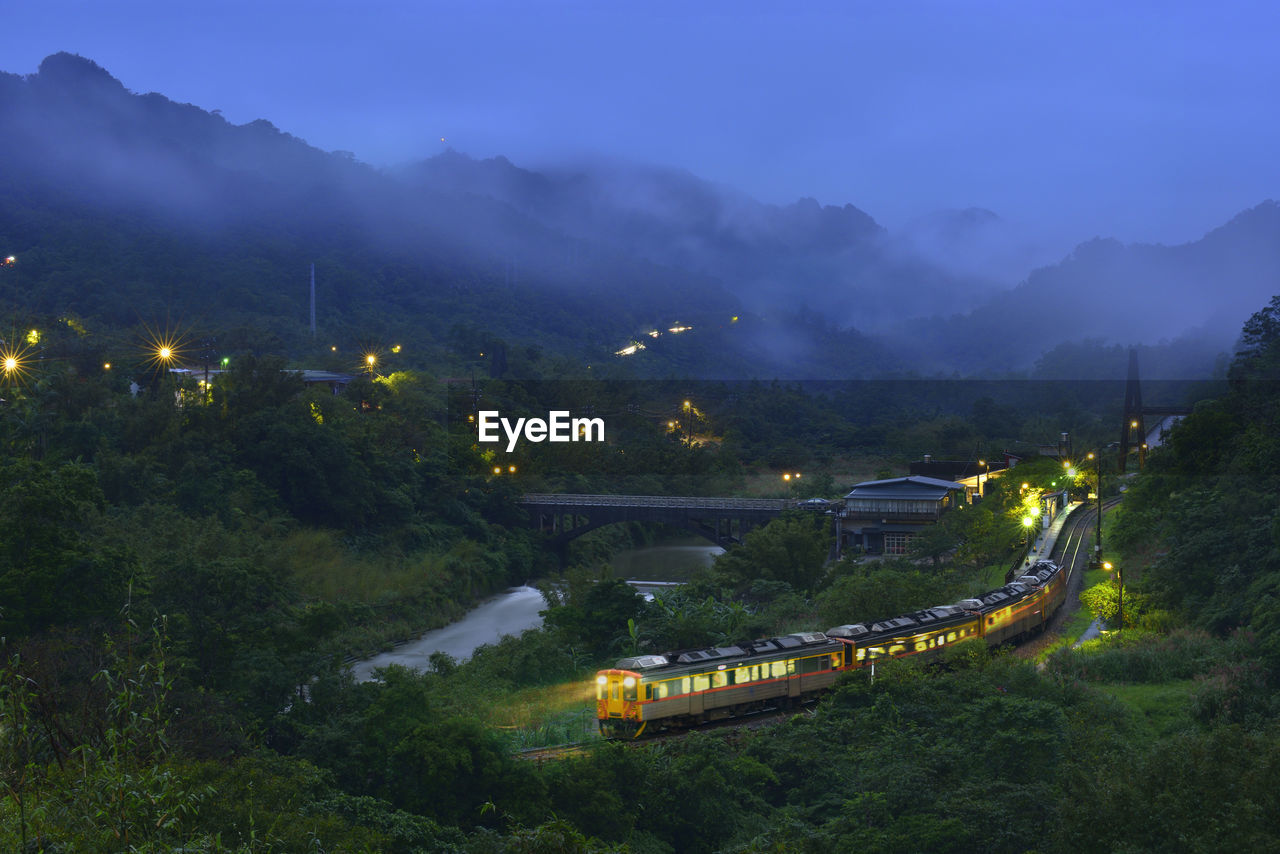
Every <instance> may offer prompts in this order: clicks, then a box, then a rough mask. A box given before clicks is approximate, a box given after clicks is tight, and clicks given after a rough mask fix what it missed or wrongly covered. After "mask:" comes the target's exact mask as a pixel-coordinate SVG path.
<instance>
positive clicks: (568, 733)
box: [487, 679, 599, 750]
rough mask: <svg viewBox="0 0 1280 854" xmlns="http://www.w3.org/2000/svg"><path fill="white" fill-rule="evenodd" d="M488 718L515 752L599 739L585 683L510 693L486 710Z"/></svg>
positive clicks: (590, 692)
mask: <svg viewBox="0 0 1280 854" xmlns="http://www.w3.org/2000/svg"><path fill="white" fill-rule="evenodd" d="M487 717H488V723H489V724H490V726H493V727H495V728H497V729H499V730H501V731H502V732H503V733H504V735H506V736H507V739H508V742H509V743H510V744H511V746H512V748H513V749H516V750H528V749H530V748H535V747H554V746H557V745H561V744H576V743H578V742H582V741H588V740H590V739H593V738H597V737H598V736H599V731H598V727H597V724H596V705H595V692H594V686H593V685H592V684H591V682H590V681H589V680H586V679H584V680H582V681H574V682H566V683H562V684H559V685H539V686H536V687H533V688H524V689H520V690H516V691H512V692H510V693H508V694H506V695H505V696H504V697H503V699H502V702H500V703H492V704H490V705H489V706H488V716H487Z"/></svg>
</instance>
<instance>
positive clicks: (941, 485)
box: [845, 475, 965, 500]
mask: <svg viewBox="0 0 1280 854" xmlns="http://www.w3.org/2000/svg"><path fill="white" fill-rule="evenodd" d="M964 489H965V486H964V484H961V483H955V482H954V481H950V480H939V479H938V478H936V477H922V476H920V475H912V476H910V477H895V478H890V479H888V480H868V481H864V482H862V483H859V484H856V485H854V487H853V489H852V490H851V491H850V492H849V494H848V495H846V496H845V498H931V499H935V500H936V499H940V498H942V497H943V496H944V495H946V494H947V493H948V492H951V491H953V490H957V491H961V492H963V491H964Z"/></svg>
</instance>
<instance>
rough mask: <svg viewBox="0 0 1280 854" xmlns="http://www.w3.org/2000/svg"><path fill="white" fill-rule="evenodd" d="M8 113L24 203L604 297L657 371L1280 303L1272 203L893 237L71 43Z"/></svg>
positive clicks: (459, 284)
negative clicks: (202, 78) (402, 145)
mask: <svg viewBox="0 0 1280 854" xmlns="http://www.w3.org/2000/svg"><path fill="white" fill-rule="evenodd" d="M0 103H2V104H3V106H4V109H5V114H6V116H7V121H8V123H9V124H8V128H9V132H8V133H7V134H6V135H5V136H4V137H3V139H0V152H2V153H3V155H4V158H5V162H7V163H9V164H10V165H11V166H12V167H13V168H12V169H11V170H10V172H9V176H8V179H7V182H8V186H9V189H10V190H11V191H13V192H38V193H41V194H43V195H44V196H46V197H48V198H53V199H60V200H61V202H60V204H66V205H71V206H73V207H74V206H83V207H86V208H87V209H91V210H98V211H107V212H111V213H112V214H113V215H115V216H119V217H124V218H126V219H128V220H130V221H132V220H136V219H138V218H139V217H140V218H142V220H143V221H146V222H148V223H150V225H149V226H147V227H154V228H158V229H161V230H163V231H166V232H170V233H184V234H186V235H188V236H193V237H195V238H196V239H199V240H204V241H206V242H207V241H215V242H216V241H218V240H244V241H245V246H246V248H250V247H255V246H257V247H258V251H262V247H261V246H260V245H259V244H262V243H263V241H265V242H266V243H267V244H270V245H272V246H274V247H275V248H273V249H271V250H270V251H271V252H272V253H274V254H275V255H279V254H280V249H281V247H288V248H287V250H286V254H287V255H288V256H290V257H289V258H276V259H275V260H276V261H287V263H288V264H291V265H294V266H296V268H297V269H302V268H303V267H304V266H305V265H306V264H307V263H309V262H310V261H313V260H315V259H316V258H317V257H321V258H329V259H330V267H334V266H339V267H340V266H341V265H343V264H346V263H348V261H346V260H343V259H360V260H359V263H361V264H369V263H373V264H375V265H376V264H379V263H380V264H382V265H383V266H384V267H385V265H386V264H388V263H390V264H396V265H403V268H402V269H399V272H397V273H396V277H395V282H394V286H393V287H394V289H397V292H398V293H401V294H402V295H403V294H407V293H412V292H418V293H419V294H428V293H434V292H438V291H439V290H440V289H441V288H442V287H443V288H445V289H452V290H459V289H461V291H462V292H463V293H465V292H466V291H467V290H468V289H469V288H470V287H471V286H470V285H467V284H465V283H466V282H475V283H480V285H481V286H483V287H484V288H497V289H501V290H503V291H504V292H506V293H509V294H511V295H522V296H518V297H517V298H520V299H528V300H531V301H534V302H537V301H539V300H541V301H544V303H543V304H545V301H546V300H552V301H560V300H569V301H577V302H575V303H574V304H578V305H582V306H588V305H594V306H597V307H604V306H607V309H605V310H604V311H603V312H600V311H599V310H595V311H593V312H592V317H593V323H592V324H591V326H590V327H588V328H584V329H583V330H581V331H580V332H578V333H575V336H576V337H577V338H578V339H579V344H578V345H575V346H581V347H582V348H583V349H582V351H581V352H583V354H584V355H585V356H587V357H590V354H591V353H592V352H597V353H599V354H600V355H601V356H606V357H607V356H608V355H609V354H612V353H613V352H614V351H615V350H617V349H618V348H621V347H624V346H625V345H626V343H627V341H628V340H631V339H633V338H634V337H635V336H639V335H643V334H647V333H648V332H650V331H652V330H655V329H661V328H665V325H674V324H692V326H693V327H694V328H696V330H697V336H690V337H687V338H685V339H682V340H683V341H688V340H692V339H693V338H694V337H699V336H701V337H702V338H701V342H700V343H698V344H682V345H680V346H681V347H684V348H685V350H684V351H682V350H680V349H679V348H678V347H676V345H666V346H664V347H662V348H656V349H655V348H650V352H648V353H646V354H643V355H642V356H641V357H640V358H638V359H636V360H634V361H635V362H636V363H637V364H638V365H640V367H639V368H638V369H640V370H642V371H643V370H644V368H643V366H642V365H643V362H644V360H645V359H652V357H653V356H654V355H655V353H658V352H662V353H665V354H666V358H667V359H668V361H661V362H658V363H656V364H655V365H654V366H653V368H652V370H655V371H662V370H670V369H672V367H673V366H674V365H684V366H686V367H689V369H691V370H695V371H696V370H701V369H704V368H705V366H703V367H702V368H700V367H698V366H696V365H695V364H694V363H695V362H696V361H697V360H696V359H693V357H692V356H691V355H690V353H693V352H703V353H706V352H707V351H709V350H710V349H711V348H710V344H709V342H710V341H715V342H716V344H715V347H716V348H718V350H719V353H718V354H717V356H716V358H715V359H714V360H713V361H718V362H720V363H722V364H727V363H728V359H727V357H728V355H729V354H738V355H740V356H742V357H745V358H746V359H747V361H746V363H744V364H750V365H754V366H755V367H754V368H753V370H760V371H766V372H770V375H775V376H779V375H791V376H806V375H807V376H811V377H814V378H827V377H831V376H841V375H847V376H865V375H867V372H868V370H912V369H913V370H920V371H925V372H941V373H951V372H954V371H956V370H960V371H964V372H977V373H986V374H992V373H995V374H1000V373H1004V372H1008V371H1029V370H1033V369H1034V368H1035V366H1036V360H1037V358H1039V357H1040V356H1041V354H1044V353H1047V352H1049V351H1051V350H1053V349H1054V348H1055V347H1057V346H1058V345H1061V344H1063V343H1066V342H1079V341H1093V342H1096V344H1097V345H1098V346H1100V347H1112V346H1116V345H1124V346H1128V345H1138V344H1145V345H1155V344H1157V343H1159V342H1169V341H1173V340H1181V339H1185V340H1187V341H1195V342H1197V343H1196V346H1195V348H1194V349H1195V350H1196V351H1197V352H1200V351H1204V352H1218V351H1220V350H1223V349H1229V347H1230V345H1231V342H1232V341H1233V340H1234V336H1236V335H1238V332H1239V328H1240V325H1241V324H1242V323H1243V321H1244V320H1245V319H1246V318H1247V317H1248V316H1249V315H1250V314H1251V313H1252V312H1253V311H1255V310H1257V308H1258V307H1260V306H1262V305H1265V304H1266V302H1267V301H1268V299H1269V298H1270V296H1271V292H1272V290H1273V289H1274V287H1275V286H1274V282H1275V281H1276V280H1277V273H1280V251H1278V250H1277V246H1280V243H1278V242H1277V241H1276V240H1275V237H1276V235H1277V234H1280V214H1278V213H1277V208H1276V206H1275V205H1274V204H1273V203H1270V202H1267V203H1264V204H1261V205H1258V206H1256V207H1253V208H1251V209H1249V210H1247V211H1243V212H1241V213H1239V215H1238V216H1236V217H1235V218H1234V219H1232V220H1231V221H1230V222H1227V223H1225V224H1223V225H1221V226H1220V227H1219V228H1217V229H1214V230H1213V231H1212V232H1210V233H1209V234H1207V235H1205V236H1204V237H1202V238H1200V239H1198V240H1195V241H1191V242H1188V243H1184V244H1181V245H1176V246H1163V245H1159V244H1123V243H1121V242H1119V241H1117V240H1114V239H1109V238H1099V239H1095V240H1091V241H1087V242H1085V243H1082V244H1080V245H1078V246H1075V247H1067V248H1065V249H1057V248H1054V247H1053V246H1051V245H1050V242H1048V241H1046V240H1045V239H1043V238H1036V237H1034V236H1033V235H1034V234H1035V233H1036V228H1035V227H1034V226H1033V225H1031V224H1027V223H1021V222H1016V221H1011V220H1008V219H1006V218H1005V217H1003V216H1001V215H1000V214H999V213H998V212H994V211H989V210H985V209H980V208H967V209H963V210H940V211H937V212H934V213H932V214H930V215H928V216H923V217H918V218H915V219H913V220H911V221H909V222H907V223H906V224H904V225H902V226H900V227H898V228H896V229H889V228H886V227H885V226H884V225H882V224H881V223H880V222H879V221H878V220H877V219H876V217H875V213H874V211H868V210H864V209H862V208H861V207H858V206H856V205H855V204H854V203H851V202H847V203H844V204H840V205H833V204H821V203H819V202H818V201H817V200H816V199H814V198H810V197H801V198H797V199H796V200H794V201H792V202H789V203H787V204H776V203H766V202H762V201H759V200H757V199H756V198H754V197H752V196H751V195H750V194H749V193H748V192H746V191H745V190H742V189H739V188H735V187H733V186H729V185H725V184H722V183H716V182H713V181H710V180H706V179H704V178H702V177H699V176H698V175H696V174H693V173H692V172H690V171H688V170H685V169H680V168H674V167H667V166H661V165H653V164H651V163H642V162H636V161H630V160H627V159H624V158H620V157H612V158H605V157H592V158H567V157H562V158H559V159H558V160H555V162H554V163H552V162H551V161H550V160H548V159H547V158H545V157H544V159H543V161H542V162H543V164H544V165H543V166H542V167H541V169H539V170H534V169H530V168H525V167H522V166H521V165H519V164H517V163H514V162H512V161H511V160H509V159H508V158H506V157H493V158H487V159H477V158H473V157H470V156H468V155H467V154H465V153H463V152H459V151H455V150H452V149H448V150H446V151H444V152H442V153H440V154H436V155H434V156H431V157H427V158H423V159H420V160H417V161H414V162H412V163H408V164H402V165H401V166H398V167H396V168H378V167H374V166H372V165H369V164H366V163H362V162H361V161H360V160H359V158H358V157H357V156H356V155H355V154H353V153H351V152H324V151H321V150H319V149H317V148H314V147H313V146H310V145H308V144H307V143H306V142H305V141H303V140H301V139H299V138H297V137H294V136H292V135H291V134H289V133H287V132H285V131H282V130H280V129H278V128H277V127H276V126H275V125H273V124H272V123H271V122H270V121H268V120H265V119H262V120H255V121H252V122H249V123H247V124H243V125H234V124H232V123H230V122H229V121H227V120H226V119H225V118H223V117H222V116H221V115H219V114H217V113H216V112H209V111H206V110H204V109H202V108H200V107H198V106H194V105H190V104H178V103H175V102H173V101H171V100H169V99H168V98H167V97H165V96H164V95H163V94H159V93H151V94H146V95H136V94H134V93H132V92H131V91H129V89H127V88H126V86H125V85H124V83H122V82H121V81H119V80H117V79H115V78H114V77H113V76H112V75H111V74H110V72H109V71H108V70H106V69H103V68H102V67H100V66H98V65H97V64H96V63H94V62H93V61H92V60H90V59H86V58H82V57H76V56H73V55H70V54H57V55H54V56H51V57H49V58H47V59H46V60H45V61H44V62H42V63H41V65H40V68H39V70H38V72H37V73H36V74H32V75H28V76H26V77H22V76H18V75H13V74H6V75H4V76H3V77H0ZM548 164H550V165H548ZM15 248H16V249H17V250H19V251H20V250H22V249H23V247H22V246H17V247H15ZM7 251H13V250H12V249H10V250H7ZM378 258H381V259H382V260H381V261H378V260H376V259H378ZM277 278H278V275H277ZM444 282H447V284H442V283H444ZM259 285H260V287H261V288H262V289H263V290H264V291H266V292H268V293H274V292H277V291H279V290H283V289H286V288H289V287H292V284H291V283H289V282H285V281H262V282H259ZM325 287H329V286H328V285H327V284H326V286H325ZM326 296H328V297H329V298H330V299H331V300H337V301H338V302H339V303H341V302H342V299H343V298H342V296H341V295H340V294H337V293H326ZM290 299H296V297H292V298H290ZM583 300H585V302H582V301H583ZM287 301H288V300H286V302H287ZM259 302H261V300H259ZM276 302H277V303H278V300H277V301H276ZM412 303H413V300H412V299H410V300H409V304H412ZM347 304H348V307H350V305H351V300H350V298H348V299H347ZM748 315H749V316H750V319H751V321H752V324H754V325H752V327H751V328H752V330H753V332H752V333H751V334H750V335H748V334H747V333H746V332H745V330H746V329H747V325H746V324H744V325H740V326H735V327H734V328H733V329H730V330H729V331H727V332H726V331H723V330H724V329H725V328H726V324H727V323H728V322H729V318H731V317H738V316H748ZM1036 317H1041V318H1052V320H1053V322H1050V323H1041V324H1039V325H1036V324H1035V323H1034V318H1036ZM712 330H721V331H720V332H717V333H715V334H713V333H712ZM503 334H506V335H509V336H513V337H516V338H526V340H536V339H537V338H538V337H539V335H540V334H546V332H545V330H542V331H540V330H539V329H537V328H534V327H530V328H527V329H519V328H510V329H506V330H503ZM842 336H843V337H842ZM850 336H852V337H850ZM833 347H842V348H847V349H848V350H849V351H850V353H856V354H857V355H858V356H859V359H858V360H854V359H851V358H849V355H850V353H844V354H841V353H833V352H831V348H833ZM672 348H675V349H672ZM689 348H693V349H689ZM869 366H874V367H869ZM721 370H723V368H721ZM1205 370H1206V371H1207V370H1209V366H1208V365H1206V367H1205ZM735 376H736V374H735Z"/></svg>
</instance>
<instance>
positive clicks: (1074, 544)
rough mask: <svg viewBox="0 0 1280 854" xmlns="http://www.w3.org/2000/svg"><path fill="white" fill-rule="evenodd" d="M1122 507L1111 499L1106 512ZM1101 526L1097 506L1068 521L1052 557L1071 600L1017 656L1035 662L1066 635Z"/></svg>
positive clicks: (1078, 513)
mask: <svg viewBox="0 0 1280 854" xmlns="http://www.w3.org/2000/svg"><path fill="white" fill-rule="evenodd" d="M1119 503H1120V498H1118V497H1117V498H1109V499H1107V500H1105V501H1103V502H1102V512H1103V513H1104V514H1105V513H1106V511H1108V510H1111V509H1112V508H1114V507H1115V506H1116V505H1117V504H1119ZM1097 525H1098V508H1097V505H1093V504H1091V505H1088V506H1087V507H1086V508H1085V509H1084V510H1082V511H1077V512H1076V513H1075V514H1073V515H1072V516H1071V518H1069V519H1068V520H1067V524H1066V526H1065V527H1064V529H1063V532H1062V535H1061V536H1059V537H1058V540H1057V542H1056V543H1054V546H1053V551H1052V552H1051V553H1050V555H1049V557H1050V559H1051V560H1053V561H1054V562H1055V563H1057V564H1058V565H1059V566H1061V567H1063V569H1064V571H1065V572H1066V573H1067V596H1066V599H1065V600H1064V601H1063V603H1062V607H1061V608H1059V609H1058V612H1057V613H1056V614H1054V615H1053V617H1052V618H1051V619H1050V620H1049V624H1048V625H1047V626H1045V630H1044V631H1043V632H1041V633H1040V634H1039V635H1038V636H1036V637H1034V638H1032V639H1030V640H1028V641H1026V642H1025V643H1022V644H1020V645H1019V646H1018V650H1017V653H1016V654H1017V655H1019V656H1021V657H1023V658H1035V657H1036V656H1037V655H1039V653H1040V652H1041V651H1043V650H1044V648H1045V647H1047V646H1049V645H1050V644H1052V643H1053V642H1054V641H1055V640H1056V638H1057V637H1058V635H1060V634H1061V633H1062V628H1063V626H1065V625H1066V623H1067V620H1069V619H1070V618H1071V615H1072V614H1074V613H1075V611H1076V609H1077V608H1079V607H1080V591H1081V589H1082V588H1083V587H1084V572H1085V570H1086V569H1088V568H1089V561H1090V560H1092V559H1093V548H1092V546H1093V540H1094V533H1095V531H1096V530H1097Z"/></svg>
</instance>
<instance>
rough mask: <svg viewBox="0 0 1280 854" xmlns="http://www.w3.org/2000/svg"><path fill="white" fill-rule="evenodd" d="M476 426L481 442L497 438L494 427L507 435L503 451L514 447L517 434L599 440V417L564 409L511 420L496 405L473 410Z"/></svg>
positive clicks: (601, 428)
mask: <svg viewBox="0 0 1280 854" xmlns="http://www.w3.org/2000/svg"><path fill="white" fill-rule="evenodd" d="M477 415H478V419H477V424H476V426H477V430H478V433H479V439H480V441H481V442H500V441H502V437H501V436H499V434H498V428H499V427H501V428H502V432H503V433H505V434H506V437H507V453H508V454H509V453H511V452H512V451H514V450H515V448H516V442H518V441H519V440H520V439H521V437H523V438H524V439H525V440H526V441H529V442H603V441H604V419H603V418H573V417H571V416H570V414H569V410H567V409H553V410H551V411H550V412H548V413H547V417H546V418H545V419H543V418H517V419H516V420H515V423H514V424H513V423H512V422H511V420H510V419H509V418H503V417H502V416H501V415H500V414H499V413H498V411H497V410H496V409H482V410H480V412H478V413H477Z"/></svg>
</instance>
